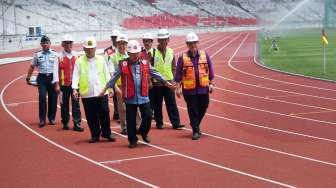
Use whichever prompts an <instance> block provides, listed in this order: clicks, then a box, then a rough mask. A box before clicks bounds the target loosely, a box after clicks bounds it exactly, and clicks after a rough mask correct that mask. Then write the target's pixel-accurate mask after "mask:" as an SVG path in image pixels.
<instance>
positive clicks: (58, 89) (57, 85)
mask: <svg viewBox="0 0 336 188" xmlns="http://www.w3.org/2000/svg"><path fill="white" fill-rule="evenodd" d="M55 91H56V93H57V94H59V93H60V91H61V88H60V85H59V84H58V83H55Z"/></svg>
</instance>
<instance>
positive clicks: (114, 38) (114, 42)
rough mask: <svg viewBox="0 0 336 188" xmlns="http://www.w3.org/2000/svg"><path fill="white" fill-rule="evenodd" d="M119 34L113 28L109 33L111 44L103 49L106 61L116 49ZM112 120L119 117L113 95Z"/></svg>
mask: <svg viewBox="0 0 336 188" xmlns="http://www.w3.org/2000/svg"><path fill="white" fill-rule="evenodd" d="M119 34H120V32H119V31H118V30H116V29H114V30H113V31H112V34H111V36H110V37H111V41H112V45H111V46H110V47H108V48H106V49H105V50H104V56H105V60H106V62H109V61H110V58H111V57H112V55H113V54H114V53H116V51H117V37H118V35H119ZM113 105H114V106H113V109H114V111H113V120H118V119H119V112H118V102H117V97H116V96H114V97H113Z"/></svg>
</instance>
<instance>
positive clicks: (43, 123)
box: [39, 120, 46, 128]
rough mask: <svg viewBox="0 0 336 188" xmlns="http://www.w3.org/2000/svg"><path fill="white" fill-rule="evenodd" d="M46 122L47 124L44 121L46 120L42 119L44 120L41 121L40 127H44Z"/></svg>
mask: <svg viewBox="0 0 336 188" xmlns="http://www.w3.org/2000/svg"><path fill="white" fill-rule="evenodd" d="M45 124H46V123H45V121H44V120H42V121H40V123H39V127H40V128H42V127H44V126H45Z"/></svg>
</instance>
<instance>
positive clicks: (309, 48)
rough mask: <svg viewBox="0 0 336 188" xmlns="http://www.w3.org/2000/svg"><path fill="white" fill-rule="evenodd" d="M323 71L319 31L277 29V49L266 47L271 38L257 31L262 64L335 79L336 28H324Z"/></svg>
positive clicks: (268, 45)
mask: <svg viewBox="0 0 336 188" xmlns="http://www.w3.org/2000/svg"><path fill="white" fill-rule="evenodd" d="M326 34H327V36H328V41H329V45H327V46H326V73H325V74H324V73H323V48H322V41H321V30H320V29H315V30H311V29H310V30H290V31H281V32H279V34H275V35H274V34H272V33H271V35H274V36H276V37H275V38H276V39H277V44H278V47H279V49H280V50H279V51H278V52H274V51H272V50H270V48H271V45H272V42H271V40H265V38H264V36H263V34H262V33H260V34H259V36H260V37H259V47H260V57H261V60H262V61H263V62H264V63H265V65H267V66H269V67H272V68H275V69H278V70H283V71H287V72H292V73H297V74H303V75H306V76H313V77H317V78H323V79H330V80H336V30H332V29H328V30H326Z"/></svg>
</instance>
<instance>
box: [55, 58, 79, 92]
mask: <svg viewBox="0 0 336 188" xmlns="http://www.w3.org/2000/svg"><path fill="white" fill-rule="evenodd" d="M76 59H77V57H76V56H72V57H71V59H69V58H68V57H67V56H61V57H59V58H58V62H59V66H58V74H59V83H60V85H61V86H70V85H71V80H72V74H73V68H74V66H75V62H76Z"/></svg>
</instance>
